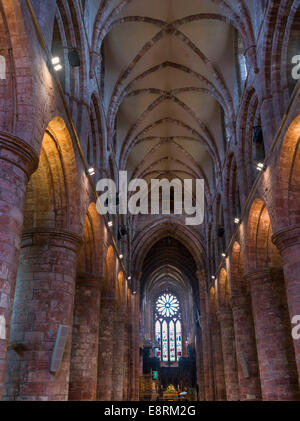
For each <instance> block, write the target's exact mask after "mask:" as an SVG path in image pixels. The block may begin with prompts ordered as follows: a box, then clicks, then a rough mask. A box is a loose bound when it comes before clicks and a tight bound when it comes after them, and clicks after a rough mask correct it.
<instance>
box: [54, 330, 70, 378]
mask: <svg viewBox="0 0 300 421" xmlns="http://www.w3.org/2000/svg"><path fill="white" fill-rule="evenodd" d="M70 330H71V329H70V326H65V325H59V328H58V332H57V336H56V341H55V345H54V349H53V352H52V358H51V365H50V371H51V373H57V372H58V371H59V369H60V366H61V363H62V359H63V355H64V352H65V347H66V343H67V340H68V336H69V334H70Z"/></svg>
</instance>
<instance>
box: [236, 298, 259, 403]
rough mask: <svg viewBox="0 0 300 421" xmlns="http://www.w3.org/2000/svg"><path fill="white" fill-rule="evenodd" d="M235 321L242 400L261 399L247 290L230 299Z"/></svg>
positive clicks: (249, 300)
mask: <svg viewBox="0 0 300 421" xmlns="http://www.w3.org/2000/svg"><path fill="white" fill-rule="evenodd" d="M230 302H231V308H232V315H233V321H234V332H235V343H236V354H237V363H238V375H239V394H240V400H241V401H245V400H260V399H261V390H260V378H259V368H258V360H257V350H256V342H255V331H254V322H253V317H252V309H251V297H250V295H249V294H247V293H246V292H245V293H244V294H243V295H239V296H233V297H231V299H230Z"/></svg>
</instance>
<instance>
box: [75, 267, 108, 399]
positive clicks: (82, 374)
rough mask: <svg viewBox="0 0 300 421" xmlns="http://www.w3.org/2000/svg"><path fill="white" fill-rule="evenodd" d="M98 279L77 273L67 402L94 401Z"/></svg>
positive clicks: (96, 358) (98, 306) (98, 304)
mask: <svg viewBox="0 0 300 421" xmlns="http://www.w3.org/2000/svg"><path fill="white" fill-rule="evenodd" d="M101 284H102V278H101V277H98V276H95V275H93V274H86V273H84V274H82V273H81V274H78V275H77V280H76V293H75V304H74V319H73V332H72V352H71V369H70V385H69V400H70V401H73V400H76V401H95V400H96V398H97V381H98V344H99V319H100V298H101Z"/></svg>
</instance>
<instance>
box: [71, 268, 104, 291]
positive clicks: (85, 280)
mask: <svg viewBox="0 0 300 421" xmlns="http://www.w3.org/2000/svg"><path fill="white" fill-rule="evenodd" d="M103 281H104V277H103V276H99V275H95V274H93V273H85V272H80V273H78V274H77V279H76V283H77V284H78V285H79V286H80V287H86V288H90V289H95V290H100V289H101V287H102V284H103Z"/></svg>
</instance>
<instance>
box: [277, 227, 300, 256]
mask: <svg viewBox="0 0 300 421" xmlns="http://www.w3.org/2000/svg"><path fill="white" fill-rule="evenodd" d="M272 242H273V243H274V244H275V246H276V247H277V248H278V250H279V251H280V253H282V252H283V251H284V250H285V249H287V248H289V247H292V246H295V245H297V244H299V245H300V224H296V225H290V226H288V227H285V228H283V229H281V230H280V231H278V232H276V233H275V234H274V235H273V236H272Z"/></svg>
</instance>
